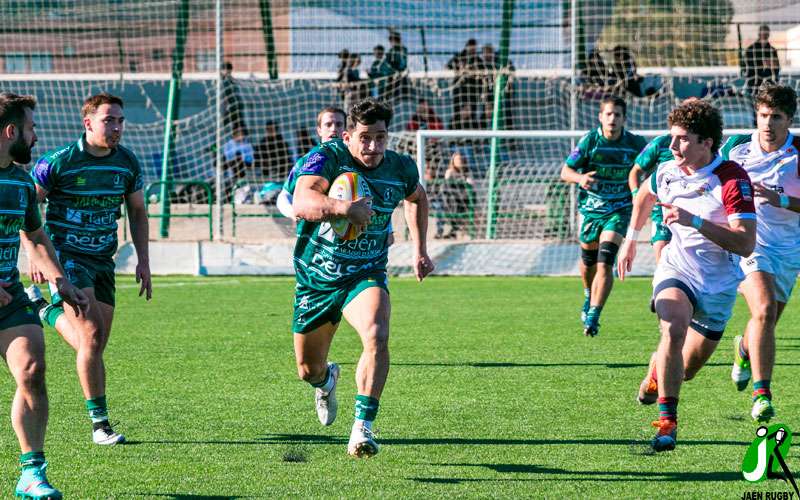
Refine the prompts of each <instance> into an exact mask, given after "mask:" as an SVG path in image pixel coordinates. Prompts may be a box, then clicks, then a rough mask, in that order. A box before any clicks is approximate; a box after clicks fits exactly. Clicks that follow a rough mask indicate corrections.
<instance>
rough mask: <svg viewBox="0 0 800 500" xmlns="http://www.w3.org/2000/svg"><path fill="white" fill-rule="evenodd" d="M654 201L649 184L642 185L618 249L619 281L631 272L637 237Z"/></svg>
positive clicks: (654, 196)
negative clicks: (623, 239)
mask: <svg viewBox="0 0 800 500" xmlns="http://www.w3.org/2000/svg"><path fill="white" fill-rule="evenodd" d="M656 199H657V198H656V195H655V194H653V192H652V191H651V190H650V183H649V182H645V183H643V184H642V187H641V189H639V192H638V193H636V197H635V198H634V199H633V212H632V213H631V222H630V225H629V226H628V234H627V235H625V242H624V243H623V244H622V247H620V251H619V255H618V256H617V272H618V273H619V279H621V280H624V279H625V274H626V273H629V272H631V269H632V268H633V261H634V259H635V258H636V240H637V236H638V234H639V231H641V230H642V228H643V227H644V225H645V223H646V222H647V217H648V215H649V214H650V212H652V210H653V205H654V204H655V202H656Z"/></svg>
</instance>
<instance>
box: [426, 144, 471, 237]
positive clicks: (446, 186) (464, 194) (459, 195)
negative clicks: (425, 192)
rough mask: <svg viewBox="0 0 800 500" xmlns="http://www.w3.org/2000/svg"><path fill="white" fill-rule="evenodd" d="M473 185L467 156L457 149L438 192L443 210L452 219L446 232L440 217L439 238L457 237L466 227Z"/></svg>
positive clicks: (437, 229)
mask: <svg viewBox="0 0 800 500" xmlns="http://www.w3.org/2000/svg"><path fill="white" fill-rule="evenodd" d="M472 185H473V180H472V176H471V175H470V172H469V166H468V165H467V157H466V156H465V155H464V154H462V153H461V152H459V151H456V152H455V153H453V156H452V157H451V158H450V163H449V164H448V165H447V170H445V172H444V182H443V183H442V184H441V186H440V189H439V193H438V194H439V197H440V199H441V208H442V211H443V212H444V214H445V215H446V219H447V220H449V221H450V232H449V233H447V234H444V221H443V220H441V219H442V218H439V219H437V224H436V235H435V236H436V237H437V238H455V237H456V233H457V232H458V231H460V230H462V229H463V228H464V225H465V222H466V220H467V217H468V215H469V210H470V192H471V187H472Z"/></svg>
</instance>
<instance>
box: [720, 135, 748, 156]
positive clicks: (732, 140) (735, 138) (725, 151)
mask: <svg viewBox="0 0 800 500" xmlns="http://www.w3.org/2000/svg"><path fill="white" fill-rule="evenodd" d="M751 139H752V136H751V135H747V134H737V135H732V136H730V137H729V138H728V140H727V141H725V144H723V145H722V147H721V148H719V154H720V156H722V158H723V159H725V160H730V154H731V150H732V149H733V148H735V147H736V146H738V145H740V144H744V143H746V142H750V140H751Z"/></svg>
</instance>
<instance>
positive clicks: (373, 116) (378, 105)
mask: <svg viewBox="0 0 800 500" xmlns="http://www.w3.org/2000/svg"><path fill="white" fill-rule="evenodd" d="M393 114H394V112H393V111H392V106H391V105H389V103H387V102H386V101H379V100H377V99H375V98H373V97H368V98H366V99H364V100H363V101H359V102H357V103H355V104H354V105H353V107H352V108H350V114H349V115H348V116H347V130H353V129H354V128H356V125H357V124H359V123H361V124H364V125H372V124H373V123H376V122H379V121H383V122H384V123H385V124H386V128H389V122H391V121H392V115H393Z"/></svg>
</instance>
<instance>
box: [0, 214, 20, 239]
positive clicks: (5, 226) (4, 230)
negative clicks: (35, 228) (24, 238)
mask: <svg viewBox="0 0 800 500" xmlns="http://www.w3.org/2000/svg"><path fill="white" fill-rule="evenodd" d="M24 225H25V221H24V219H23V218H22V217H19V216H15V215H0V234H5V235H12V234H17V233H18V232H20V231H22V226H24Z"/></svg>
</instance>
